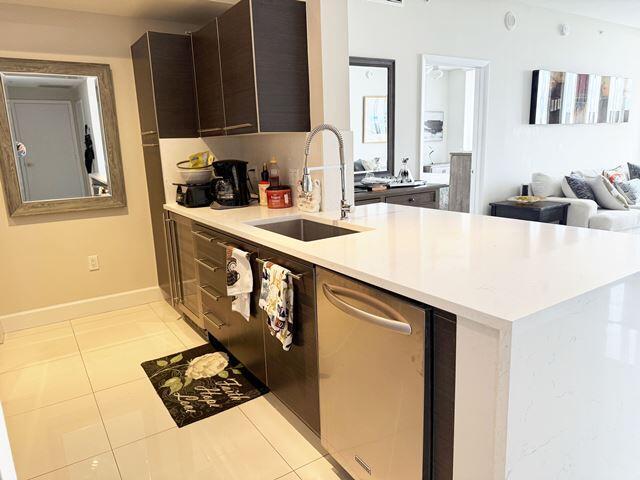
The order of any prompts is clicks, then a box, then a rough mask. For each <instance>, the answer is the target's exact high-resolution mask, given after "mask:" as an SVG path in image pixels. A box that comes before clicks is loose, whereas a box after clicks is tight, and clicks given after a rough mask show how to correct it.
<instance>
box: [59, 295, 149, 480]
mask: <svg viewBox="0 0 640 480" xmlns="http://www.w3.org/2000/svg"><path fill="white" fill-rule="evenodd" d="M149 308H150V307H149ZM71 331H72V332H73V338H74V340H75V341H76V345H77V346H78V350H79V351H80V359H81V360H82V366H83V367H84V373H85V375H86V376H87V379H88V380H89V386H90V387H91V395H93V403H94V404H95V406H96V410H97V411H98V416H99V417H100V422H101V423H102V428H103V429H104V435H105V437H107V443H108V444H109V448H110V449H111V455H112V456H113V461H114V462H115V464H116V470H117V471H118V476H119V477H120V479H121V480H122V472H121V471H120V465H118V459H117V458H116V453H115V452H114V450H113V445H112V444H111V438H110V437H109V432H108V430H107V425H106V424H105V422H104V418H103V417H102V411H101V410H100V406H99V405H98V399H97V398H96V392H95V390H94V389H93V383H92V382H91V377H90V376H89V371H88V370H87V365H86V364H85V361H84V355H82V351H81V350H80V344H79V343H78V338H77V337H76V331H75V329H74V328H73V324H72V325H71Z"/></svg>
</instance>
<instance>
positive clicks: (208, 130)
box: [198, 128, 224, 133]
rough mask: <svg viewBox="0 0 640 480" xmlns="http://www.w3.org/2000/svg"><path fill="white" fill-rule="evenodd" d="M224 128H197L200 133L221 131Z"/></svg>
mask: <svg viewBox="0 0 640 480" xmlns="http://www.w3.org/2000/svg"><path fill="white" fill-rule="evenodd" d="M223 130H224V128H201V129H200V130H198V131H199V132H200V133H209V132H222V131H223Z"/></svg>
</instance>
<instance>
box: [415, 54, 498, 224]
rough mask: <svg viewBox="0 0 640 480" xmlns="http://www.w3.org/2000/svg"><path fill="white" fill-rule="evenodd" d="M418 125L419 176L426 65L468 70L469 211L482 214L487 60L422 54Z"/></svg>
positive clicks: (485, 152) (485, 138) (425, 92)
mask: <svg viewBox="0 0 640 480" xmlns="http://www.w3.org/2000/svg"><path fill="white" fill-rule="evenodd" d="M420 57H421V58H420V67H421V68H420V85H421V87H420V125H419V129H418V133H419V134H418V151H419V152H420V163H419V165H420V175H422V159H423V158H424V153H425V152H424V142H423V141H422V126H423V125H424V105H425V100H426V98H427V91H426V81H425V80H426V75H425V70H426V68H427V66H428V65H439V66H442V67H459V68H472V69H474V70H475V72H476V85H475V92H474V95H475V102H474V103H475V106H474V115H473V149H472V155H471V192H470V198H469V212H470V213H476V214H482V213H483V212H484V206H483V205H482V198H483V193H484V192H483V188H484V173H485V163H486V155H487V128H488V122H489V73H490V63H491V62H489V60H483V59H477V58H465V57H452V56H448V55H432V54H426V53H425V54H423V55H421V56H420Z"/></svg>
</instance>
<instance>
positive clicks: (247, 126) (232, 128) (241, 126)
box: [224, 123, 253, 130]
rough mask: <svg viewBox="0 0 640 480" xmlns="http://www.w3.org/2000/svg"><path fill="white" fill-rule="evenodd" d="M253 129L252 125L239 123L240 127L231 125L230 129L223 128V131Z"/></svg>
mask: <svg viewBox="0 0 640 480" xmlns="http://www.w3.org/2000/svg"><path fill="white" fill-rule="evenodd" d="M249 127H253V124H252V123H241V124H240V125H231V126H230V127H224V130H238V129H240V128H249Z"/></svg>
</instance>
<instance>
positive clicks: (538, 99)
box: [529, 70, 632, 125]
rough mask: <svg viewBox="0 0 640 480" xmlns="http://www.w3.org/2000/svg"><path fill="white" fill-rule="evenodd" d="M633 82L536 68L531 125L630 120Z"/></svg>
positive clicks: (530, 115)
mask: <svg viewBox="0 0 640 480" xmlns="http://www.w3.org/2000/svg"><path fill="white" fill-rule="evenodd" d="M631 90H632V81H631V80H630V79H628V78H622V77H613V76H609V75H595V74H587V73H570V72H553V71H549V70H535V71H534V72H533V81H532V89H531V110H530V114H529V123H530V124H531V125H574V124H596V123H628V122H629V117H630V113H631V93H632V92H631Z"/></svg>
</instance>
